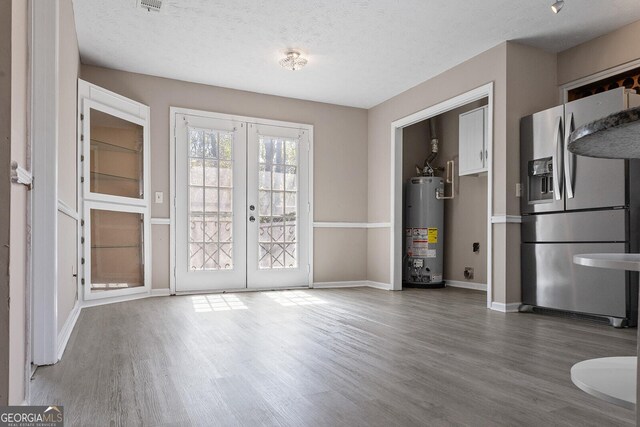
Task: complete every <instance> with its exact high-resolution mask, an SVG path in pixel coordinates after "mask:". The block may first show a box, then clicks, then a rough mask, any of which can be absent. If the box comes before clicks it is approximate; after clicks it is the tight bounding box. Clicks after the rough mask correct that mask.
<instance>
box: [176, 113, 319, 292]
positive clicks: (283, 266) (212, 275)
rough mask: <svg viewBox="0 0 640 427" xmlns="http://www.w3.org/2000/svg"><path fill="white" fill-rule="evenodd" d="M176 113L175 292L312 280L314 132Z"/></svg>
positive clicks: (275, 285) (291, 284) (303, 283)
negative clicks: (311, 150) (311, 152)
mask: <svg viewBox="0 0 640 427" xmlns="http://www.w3.org/2000/svg"><path fill="white" fill-rule="evenodd" d="M173 114H175V163H176V165H175V167H176V174H175V180H176V182H175V189H176V191H175V194H176V199H175V228H174V230H175V243H176V244H175V267H176V268H175V278H176V291H177V292H197V291H203V292H204V291H214V290H233V289H244V288H252V289H263V288H269V289H270V288H282V287H294V286H308V284H309V274H310V267H309V252H310V250H309V246H310V233H309V225H310V205H309V192H310V187H309V147H310V139H309V129H308V128H305V127H296V126H278V125H273V124H260V123H254V122H252V121H250V120H248V119H244V120H234V119H233V118H227V117H211V116H210V115H209V114H206V113H204V114H203V115H197V114H186V113H178V112H173Z"/></svg>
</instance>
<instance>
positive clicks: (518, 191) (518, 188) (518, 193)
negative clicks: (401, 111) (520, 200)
mask: <svg viewBox="0 0 640 427" xmlns="http://www.w3.org/2000/svg"><path fill="white" fill-rule="evenodd" d="M516 197H522V184H521V183H519V182H518V183H517V184H516Z"/></svg>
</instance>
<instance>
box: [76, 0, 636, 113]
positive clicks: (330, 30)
mask: <svg viewBox="0 0 640 427" xmlns="http://www.w3.org/2000/svg"><path fill="white" fill-rule="evenodd" d="M551 3H552V0H482V1H479V0H438V1H436V0H370V1H365V0H350V1H344V0H325V1H319V0H270V1H267V0H233V1H232V0H227V1H221V0H165V1H164V5H163V11H162V12H159V13H157V12H147V11H144V10H142V9H140V8H139V7H138V6H137V0H109V1H105V0H74V10H75V18H76V27H77V31H78V42H79V45H80V54H81V58H82V62H83V63H85V64H92V65H99V66H104V67H109V68H116V69H120V70H126V71H132V72H136V73H143V74H151V75H155V76H162V77H168V78H173V79H179V80H186V81H191V82H197V83H205V84H210V85H216V86H223V87H229V88H235V89H242V90H248V91H253V92H260V93H267V94H274V95H281V96H287V97H293V98H301V99H309V100H314V101H321V102H329V103H333V104H341V105H349V106H356V107H364V108H369V107H372V106H374V105H376V104H378V103H380V102H382V101H384V100H386V99H388V98H390V97H392V96H394V95H397V94H398V93H400V92H402V91H404V90H407V89H409V88H411V87H413V86H415V85H416V84H418V83H420V82H423V81H425V80H427V79H429V78H431V77H433V76H435V75H437V74H439V73H441V72H443V71H445V70H447V69H449V68H451V67H453V66H455V65H456V64H459V63H461V62H463V61H465V60H467V59H469V58H471V57H473V56H475V55H477V54H479V53H481V52H483V51H485V50H487V49H489V48H491V47H493V46H495V45H497V44H499V43H501V42H503V41H505V40H516V41H520V42H522V43H526V44H530V45H533V46H537V47H540V48H543V49H546V50H549V51H553V52H558V51H561V50H564V49H567V48H569V47H572V46H575V45H577V44H579V43H582V42H584V41H587V40H589V39H592V38H594V37H597V36H600V35H602V34H606V33H607V32H609V31H612V30H614V29H616V28H618V27H621V26H623V25H625V24H628V23H631V22H633V21H636V20H638V19H640V2H639V1H638V0H607V1H603V0H566V5H565V7H564V9H563V10H562V12H561V13H559V14H557V15H555V14H553V13H552V12H551V10H550V5H551ZM630 42H632V41H630ZM633 42H637V41H633ZM286 48H298V49H300V50H302V51H303V52H304V53H305V54H306V55H307V57H308V59H309V63H308V65H307V66H306V67H305V68H304V69H302V70H301V71H295V72H292V71H288V70H284V69H282V68H281V67H280V66H279V65H278V59H279V58H280V57H282V56H283V52H284V50H286Z"/></svg>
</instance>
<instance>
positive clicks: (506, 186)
mask: <svg viewBox="0 0 640 427" xmlns="http://www.w3.org/2000/svg"><path fill="white" fill-rule="evenodd" d="M527 67H528V68H529V71H526V69H527ZM555 70H556V56H555V55H554V54H550V53H547V52H543V51H541V50H538V49H534V48H529V47H527V46H523V45H520V44H518V43H513V42H505V43H502V44H500V45H498V46H496V47H494V48H492V49H489V50H487V51H486V52H483V53H481V54H480V55H478V56H476V57H474V58H471V59H469V60H468V61H465V62H463V63H462V64H460V65H458V66H456V67H453V68H451V69H450V70H448V71H446V72H444V73H442V74H440V75H438V76H436V77H434V78H432V79H430V80H427V81H425V82H423V83H421V84H419V85H417V86H415V87H414V88H412V89H409V90H407V91H406V92H403V93H401V94H399V95H397V96H395V97H393V98H391V99H389V100H387V101H385V102H383V103H381V104H379V105H377V106H375V107H374V108H372V109H370V110H369V120H368V123H369V146H368V149H369V153H368V159H369V200H368V213H369V221H370V222H388V221H390V218H391V215H390V206H391V203H390V195H391V191H390V183H391V178H390V173H391V170H390V163H389V153H390V150H391V146H390V144H391V139H390V129H391V123H392V122H393V121H394V120H397V119H400V118H402V117H405V116H408V115H409V114H412V113H414V112H416V111H420V110H423V109H425V108H428V107H431V106H433V105H436V104H438V103H440V102H443V101H446V100H448V99H450V98H453V97H455V96H457V95H459V94H461V93H465V92H468V91H470V90H472V89H475V88H477V87H479V86H482V85H484V84H486V83H489V82H493V83H494V107H493V130H494V133H493V164H494V170H493V188H492V190H493V200H490V201H489V203H491V204H492V212H493V215H495V216H499V215H518V214H519V213H520V207H519V200H518V199H517V198H516V196H515V184H516V183H517V182H518V180H519V133H518V132H517V129H518V128H519V121H520V117H522V116H523V115H526V114H530V112H528V113H524V112H525V111H531V112H534V111H536V109H540V107H542V108H546V106H549V105H548V104H551V105H552V104H553V103H554V102H556V100H557V87H556V85H555V72H556V71H555ZM509 88H510V89H511V94H510V95H509V96H508V95H507V94H508V93H509ZM523 113H524V114H523ZM514 130H516V132H514ZM492 237H493V248H492V249H493V277H492V282H493V291H492V292H493V295H492V296H491V298H492V300H493V301H495V302H499V303H516V302H519V300H520V271H519V257H520V255H519V254H520V228H519V225H518V224H515V225H512V224H493V226H492ZM390 245H391V242H390V233H389V231H388V230H387V229H370V230H368V245H367V249H368V253H367V257H368V260H367V265H368V269H367V275H368V278H369V279H370V280H373V281H377V282H384V283H389V282H390V281H391V279H392V278H391V275H390V268H389V265H390V252H389V251H390V249H389V248H390Z"/></svg>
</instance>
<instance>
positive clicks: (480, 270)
mask: <svg viewBox="0 0 640 427" xmlns="http://www.w3.org/2000/svg"><path fill="white" fill-rule="evenodd" d="M434 132H435V134H434ZM434 137H435V138H434ZM391 139H392V153H391V154H392V155H391V164H392V167H391V170H392V209H391V212H392V228H391V241H392V245H391V254H390V255H391V272H392V274H391V276H392V277H391V279H392V286H393V289H395V290H399V289H402V288H403V281H404V282H406V281H407V279H408V281H409V282H414V283H415V282H420V281H423V282H425V283H428V284H432V285H434V286H437V285H438V284H440V285H442V284H443V282H448V283H449V285H453V286H460V287H466V288H472V289H479V290H485V289H486V291H487V307H490V306H491V300H492V291H491V263H492V243H491V241H492V235H491V216H492V203H491V201H492V181H493V176H492V163H493V155H492V145H493V83H489V84H487V85H484V86H482V87H479V88H477V89H474V90H472V91H469V92H467V93H464V94H462V95H459V96H457V97H455V98H452V99H449V100H447V101H444V102H442V103H439V104H437V105H434V106H432V107H429V108H427V109H425V110H422V111H419V112H417V113H414V114H412V115H410V116H407V117H405V118H403V119H400V120H397V121H395V122H393V123H392V125H391ZM433 139H438V142H437V148H436V149H435V151H436V152H437V153H434V145H433ZM432 153H433V154H437V156H434V155H433V154H432ZM425 159H427V160H428V161H427V162H425ZM417 176H423V177H425V176H426V177H433V178H434V179H435V181H436V182H434V183H433V185H435V187H436V188H434V191H433V194H430V197H432V199H433V202H434V203H432V204H441V209H442V224H443V226H442V225H441V226H437V225H434V226H430V225H429V224H427V223H425V224H424V225H423V224H419V225H415V224H407V223H406V221H413V220H411V219H410V220H408V219H407V217H406V210H405V206H406V203H405V202H406V200H405V186H406V185H407V182H409V183H410V184H411V182H412V181H415V182H414V184H416V185H420V184H419V182H418V181H420V180H412V178H415V177H417ZM440 182H441V184H440ZM429 185H431V184H429ZM436 194H437V195H436ZM440 227H441V228H442V229H439V228H440ZM407 230H411V233H412V236H408V235H407ZM421 232H422V233H423V234H424V236H422V235H421V234H420V233H421ZM415 233H417V234H418V235H416V236H413V234H415ZM414 237H415V240H414ZM409 239H410V240H409ZM407 241H409V243H411V244H412V245H413V243H414V241H415V242H416V243H417V244H416V245H413V246H412V247H411V248H409V251H408V252H409V254H410V255H413V258H412V259H409V258H410V257H407V256H406V255H407V250H406V249H407V248H405V245H406V244H407ZM437 258H438V261H439V263H440V264H441V267H440V271H438V267H437V265H438V263H437V262H436V263H435V264H434V262H435V261H436V259H437ZM413 259H416V261H415V265H414V264H411V263H413V262H414V261H413ZM410 264H411V265H410ZM434 265H435V267H434ZM427 268H428V269H427ZM432 269H433V271H431V270H432Z"/></svg>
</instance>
